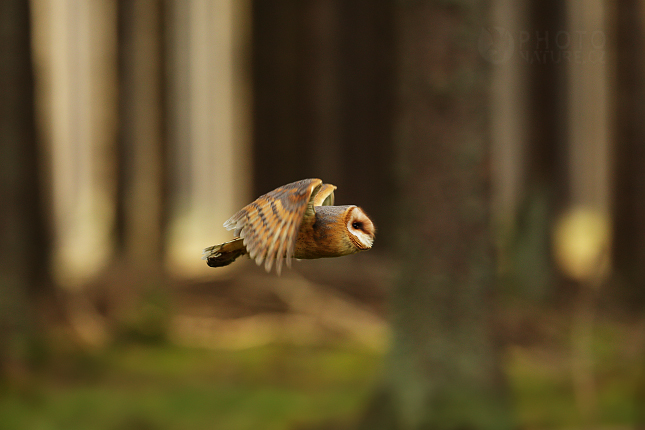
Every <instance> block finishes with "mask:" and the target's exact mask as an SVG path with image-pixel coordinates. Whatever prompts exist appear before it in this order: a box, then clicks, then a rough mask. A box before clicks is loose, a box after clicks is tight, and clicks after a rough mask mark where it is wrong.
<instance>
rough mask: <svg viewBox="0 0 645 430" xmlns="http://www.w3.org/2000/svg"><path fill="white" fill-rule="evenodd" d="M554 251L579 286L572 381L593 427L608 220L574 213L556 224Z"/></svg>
mask: <svg viewBox="0 0 645 430" xmlns="http://www.w3.org/2000/svg"><path fill="white" fill-rule="evenodd" d="M553 247H554V253H555V258H556V262H557V263H558V265H559V267H560V269H561V270H562V272H563V273H564V274H565V275H567V276H568V277H570V278H572V279H574V280H575V281H577V283H578V291H577V298H576V300H575V302H574V307H573V311H572V316H571V371H572V381H573V389H574V395H575V400H576V405H577V408H578V411H579V412H580V416H581V417H582V420H583V422H584V424H585V425H587V426H593V425H594V424H595V423H596V422H597V420H598V416H597V409H598V395H597V392H598V390H597V384H596V378H595V370H594V360H593V351H592V345H593V336H594V319H595V314H596V312H595V309H596V302H597V297H598V293H599V291H600V288H601V286H602V283H603V281H604V280H605V278H606V277H607V275H608V274H609V271H610V266H611V265H610V252H609V251H610V249H611V224H610V219H609V217H608V216H606V215H605V214H604V213H603V212H600V211H598V210H594V209H590V208H585V207H577V208H573V209H571V210H570V211H569V212H567V213H565V214H564V215H563V216H562V217H561V218H560V219H559V220H558V221H557V222H556V224H555V230H554V236H553Z"/></svg>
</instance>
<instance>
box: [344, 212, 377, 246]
mask: <svg viewBox="0 0 645 430" xmlns="http://www.w3.org/2000/svg"><path fill="white" fill-rule="evenodd" d="M347 215H348V216H347V223H346V224H345V225H346V227H347V233H348V236H349V238H350V240H351V241H352V243H353V244H354V246H356V248H358V249H359V250H360V251H364V250H366V249H370V248H371V247H372V245H373V244H374V234H375V233H376V229H375V228H374V223H372V220H370V219H369V217H368V216H367V215H365V212H363V210H362V209H361V208H359V207H357V206H354V207H352V208H351V209H350V210H349V212H348V214H347Z"/></svg>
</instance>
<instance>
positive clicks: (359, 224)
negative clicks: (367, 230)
mask: <svg viewBox="0 0 645 430" xmlns="http://www.w3.org/2000/svg"><path fill="white" fill-rule="evenodd" d="M352 227H353V228H355V229H356V230H362V229H363V223H362V222H358V221H354V222H353V223H352Z"/></svg>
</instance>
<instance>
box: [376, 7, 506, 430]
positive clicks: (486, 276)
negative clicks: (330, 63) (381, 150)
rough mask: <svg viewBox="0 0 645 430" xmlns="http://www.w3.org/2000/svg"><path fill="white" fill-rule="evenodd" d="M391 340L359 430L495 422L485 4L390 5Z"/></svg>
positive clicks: (498, 410) (501, 415)
mask: <svg viewBox="0 0 645 430" xmlns="http://www.w3.org/2000/svg"><path fill="white" fill-rule="evenodd" d="M398 13H399V16H398V19H399V21H398V30H397V31H398V35H399V47H398V48H399V51H398V55H399V57H398V61H399V67H400V69H399V99H398V102H399V111H398V112H399V116H398V118H397V125H398V133H397V142H396V143H397V145H398V171H399V172H400V179H401V180H400V187H401V189H400V193H401V197H402V201H401V202H400V205H399V210H400V214H401V218H400V219H399V223H398V225H399V226H400V230H399V237H400V241H399V245H398V251H399V255H400V257H401V259H402V262H403V263H402V272H401V275H400V277H399V280H398V283H397V285H396V288H395V290H394V292H393V296H392V308H393V313H394V318H393V328H394V343H393V348H392V352H391V354H390V357H389V362H388V368H387V371H388V375H387V377H386V381H385V383H384V386H383V391H382V393H381V395H379V396H378V397H377V398H376V399H375V402H374V404H373V405H372V406H373V409H371V410H370V411H369V413H368V414H367V417H366V420H365V422H364V428H366V429H367V428H369V429H391V428H396V429H426V428H427V429H471V428H472V429H496V430H498V429H505V428H508V427H509V426H510V418H509V417H510V416H509V408H508V398H507V395H506V392H505V385H504V380H503V377H502V374H501V370H500V363H499V360H498V351H497V348H496V344H495V341H494V339H493V330H492V326H491V317H492V315H493V312H494V309H493V301H492V288H493V275H494V254H493V248H492V240H491V227H490V220H489V207H490V203H489V176H490V164H489V149H490V148H489V146H490V139H489V124H488V119H487V113H488V106H489V97H488V94H487V88H488V80H489V77H488V73H487V70H486V68H485V67H484V63H483V59H482V58H481V57H480V56H479V54H478V53H477V50H476V41H477V37H478V35H479V34H480V31H481V28H482V23H481V21H480V20H479V18H480V17H481V16H484V15H485V14H486V13H487V2H484V1H479V2H474V3H472V4H471V3H469V4H468V5H466V4H465V3H459V4H454V3H444V2H433V1H414V2H411V1H409V2H400V3H399V10H398Z"/></svg>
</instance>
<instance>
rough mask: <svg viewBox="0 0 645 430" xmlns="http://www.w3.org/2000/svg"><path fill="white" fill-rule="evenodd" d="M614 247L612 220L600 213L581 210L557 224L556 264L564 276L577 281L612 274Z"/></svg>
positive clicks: (570, 212) (570, 214)
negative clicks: (611, 254)
mask: <svg viewBox="0 0 645 430" xmlns="http://www.w3.org/2000/svg"><path fill="white" fill-rule="evenodd" d="M610 245H611V224H610V220H609V217H608V216H606V215H605V214H603V213H602V212H600V211H597V210H593V209H589V208H584V207H577V208H574V209H572V210H570V211H569V212H567V213H566V214H564V215H563V216H562V217H561V218H560V219H559V220H558V221H557V223H556V226H555V231H554V235H553V247H554V253H555V257H556V261H557V263H558V265H559V267H560V269H561V270H562V271H563V273H564V274H566V275H567V276H568V277H570V278H572V279H575V280H576V281H579V282H585V281H590V280H592V279H597V278H603V277H604V276H606V275H607V274H608V272H609V269H610V256H609V249H610Z"/></svg>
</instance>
